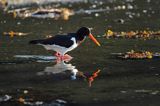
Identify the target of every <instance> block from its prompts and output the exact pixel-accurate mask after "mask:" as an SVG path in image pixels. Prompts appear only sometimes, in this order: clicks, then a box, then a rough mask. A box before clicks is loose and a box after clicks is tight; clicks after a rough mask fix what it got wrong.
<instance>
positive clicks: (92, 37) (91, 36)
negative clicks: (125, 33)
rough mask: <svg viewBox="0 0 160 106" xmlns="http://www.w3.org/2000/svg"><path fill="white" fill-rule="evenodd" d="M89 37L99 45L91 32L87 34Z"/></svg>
mask: <svg viewBox="0 0 160 106" xmlns="http://www.w3.org/2000/svg"><path fill="white" fill-rule="evenodd" d="M89 38H90V39H92V40H93V42H94V43H96V44H97V45H98V46H101V45H100V43H99V42H98V41H97V39H96V38H95V37H94V36H93V35H92V34H89Z"/></svg>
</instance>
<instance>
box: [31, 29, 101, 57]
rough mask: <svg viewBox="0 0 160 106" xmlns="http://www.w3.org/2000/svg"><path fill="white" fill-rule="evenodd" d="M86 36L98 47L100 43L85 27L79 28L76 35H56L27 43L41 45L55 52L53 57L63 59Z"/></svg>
mask: <svg viewBox="0 0 160 106" xmlns="http://www.w3.org/2000/svg"><path fill="white" fill-rule="evenodd" d="M87 36H89V38H90V39H92V40H93V41H94V42H95V43H96V44H97V45H98V46H100V43H99V42H98V41H97V40H96V39H95V38H94V36H93V35H92V34H91V31H90V30H89V28H87V27H81V28H80V29H78V31H77V32H76V33H68V34H67V35H56V36H53V37H50V38H47V39H40V40H32V41H30V42H29V43H30V44H37V45H42V46H43V47H44V48H45V49H47V50H53V51H56V54H55V56H56V57H58V58H61V59H63V58H64V57H65V56H69V55H67V54H66V53H67V52H69V51H71V50H73V49H75V48H76V47H77V46H78V45H79V44H80V43H82V42H83V41H84V39H85V38H86V37H87Z"/></svg>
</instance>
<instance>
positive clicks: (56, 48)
mask: <svg viewBox="0 0 160 106" xmlns="http://www.w3.org/2000/svg"><path fill="white" fill-rule="evenodd" d="M71 40H72V41H73V42H74V43H73V45H72V46H71V47H69V48H66V47H62V46H58V45H42V46H43V47H44V48H45V49H47V50H53V51H56V52H58V53H60V54H61V55H64V54H65V53H67V52H68V51H71V50H73V49H75V48H76V47H77V46H78V45H77V43H76V40H75V38H72V39H71Z"/></svg>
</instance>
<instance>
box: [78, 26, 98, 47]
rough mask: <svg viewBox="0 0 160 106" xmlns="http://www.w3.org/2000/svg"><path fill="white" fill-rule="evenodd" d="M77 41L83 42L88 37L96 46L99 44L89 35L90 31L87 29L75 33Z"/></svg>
mask: <svg viewBox="0 0 160 106" xmlns="http://www.w3.org/2000/svg"><path fill="white" fill-rule="evenodd" d="M76 34H77V40H78V41H83V40H84V39H85V38H86V36H89V38H90V39H91V40H92V41H93V42H94V43H96V44H97V45H98V46H100V43H99V42H98V41H97V40H96V38H95V37H94V36H93V35H92V34H91V31H90V29H89V28H87V27H81V28H80V29H79V30H78V31H77V32H76Z"/></svg>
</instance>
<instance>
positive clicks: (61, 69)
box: [37, 61, 83, 80]
mask: <svg viewBox="0 0 160 106" xmlns="http://www.w3.org/2000/svg"><path fill="white" fill-rule="evenodd" d="M65 72H70V74H71V79H73V80H75V79H76V76H77V75H81V76H83V73H82V72H80V71H78V70H77V69H76V68H75V66H73V65H72V64H67V63H65V62H64V61H61V62H59V63H57V64H55V65H53V66H48V67H46V68H45V69H44V71H42V72H38V73H37V75H44V74H47V75H49V74H59V73H65Z"/></svg>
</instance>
